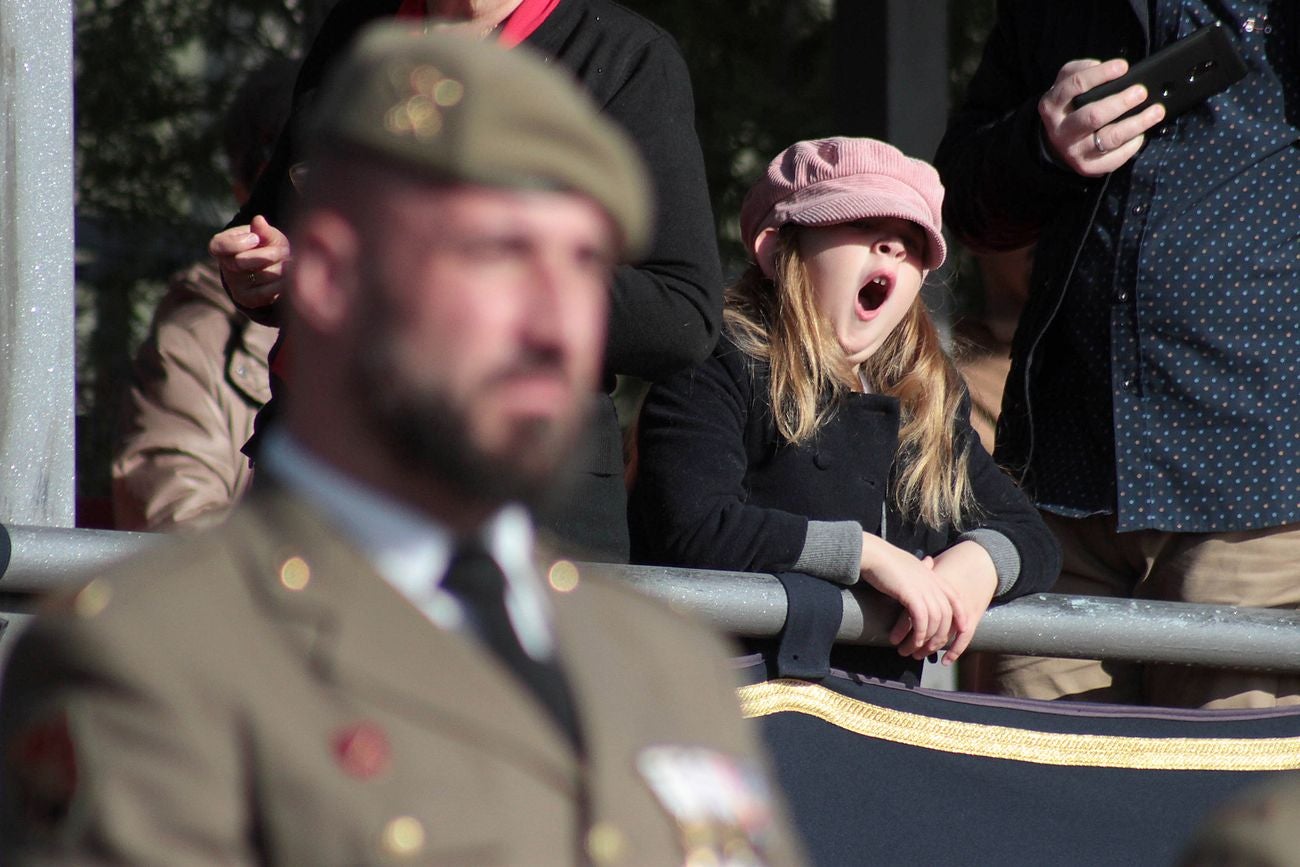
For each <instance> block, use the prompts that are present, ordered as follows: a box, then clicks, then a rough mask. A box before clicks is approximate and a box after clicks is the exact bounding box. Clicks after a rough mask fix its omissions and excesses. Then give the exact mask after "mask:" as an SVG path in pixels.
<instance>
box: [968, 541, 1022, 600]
mask: <svg viewBox="0 0 1300 867" xmlns="http://www.w3.org/2000/svg"><path fill="white" fill-rule="evenodd" d="M958 538H959V539H960V541H962V542H974V543H975V544H976V545H979V546H980V547H981V548H983V549H984V550H985V551H988V552H989V557H991V558H992V559H993V568H994V570H996V572H997V575H998V590H997V592H996V593H994V594H993V598H995V599H996V598H997V597H999V596H1001V595H1002V594H1004V593H1006V592H1007V591H1008V590H1010V589H1011V588H1012V587H1014V586H1015V584H1016V579H1018V578H1019V577H1020V552H1019V551H1017V550H1016V545H1015V543H1014V542H1012V541H1011V540H1010V539H1008V538H1007V537H1006V536H1005V535H1003V534H1002V533H999V532H998V531H997V530H989V529H978V530H970V531H968V532H965V533H962V534H961V536H960V537H958Z"/></svg>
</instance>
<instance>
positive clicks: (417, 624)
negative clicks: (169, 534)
mask: <svg viewBox="0 0 1300 867" xmlns="http://www.w3.org/2000/svg"><path fill="white" fill-rule="evenodd" d="M542 574H543V575H548V574H549V575H551V576H553V580H552V582H551V583H552V585H558V586H560V587H568V586H569V583H570V582H569V581H566V580H565V579H571V578H572V577H573V575H574V571H573V569H572V567H571V566H570V565H569V564H562V565H561V566H560V568H559V570H558V571H556V570H552V571H550V572H549V573H548V572H547V571H543V573H542ZM577 577H578V580H577V586H576V587H574V588H573V589H572V590H571V591H569V592H558V591H554V592H551V593H550V596H551V598H552V607H553V609H554V618H555V631H556V633H557V641H558V645H559V655H560V658H561V661H562V664H563V666H564V669H565V671H566V673H567V675H568V678H569V681H570V685H571V688H572V690H573V692H574V694H575V701H576V704H577V706H578V713H579V718H580V720H581V725H582V727H583V731H584V735H585V742H586V752H587V758H586V762H585V764H582V765H580V764H579V762H578V761H577V760H576V759H575V756H574V754H573V752H572V751H571V748H570V747H569V746H568V742H567V741H566V739H565V738H564V736H563V735H562V734H561V733H560V732H559V730H558V729H556V728H555V727H554V726H553V724H552V723H551V721H550V718H549V717H548V716H547V715H546V713H545V712H544V711H543V710H542V709H541V707H540V706H539V705H537V704H535V703H534V701H533V700H532V698H531V696H530V694H529V693H528V692H527V691H526V690H525V688H524V687H522V686H520V685H519V684H518V683H517V682H516V681H515V680H514V678H513V677H512V676H511V675H509V674H508V673H507V672H506V671H505V670H503V669H502V668H500V667H499V666H498V665H497V663H496V662H495V661H494V658H492V657H490V656H488V655H487V654H486V652H485V651H482V650H480V648H479V646H478V645H477V644H476V643H475V642H474V641H473V639H471V638H469V637H467V636H465V635H463V634H459V633H454V632H448V631H443V630H440V629H438V628H437V627H435V626H433V625H432V624H431V623H430V622H429V621H428V620H427V619H426V618H425V617H424V616H423V615H421V614H420V613H419V611H417V610H416V609H415V608H414V607H413V606H411V605H410V604H409V603H408V602H407V601H406V600H405V599H404V598H403V597H402V596H401V595H400V594H399V593H398V592H397V591H395V590H394V589H392V588H391V587H390V586H389V585H388V584H387V583H386V582H385V581H384V580H383V579H382V578H381V577H380V576H379V575H378V574H376V573H375V572H374V571H373V570H372V568H371V567H370V565H369V564H368V563H367V562H366V561H365V560H363V559H362V558H361V556H360V555H359V554H358V553H357V552H356V551H354V550H353V549H352V548H351V547H349V545H347V544H346V543H344V542H343V541H342V540H341V539H340V538H339V536H338V534H337V533H336V532H334V530H333V529H332V528H331V527H330V526H328V525H327V524H326V523H324V522H323V521H322V520H321V519H320V518H319V517H318V516H317V515H316V513H315V512H314V511H313V510H311V509H310V508H309V507H308V506H306V505H305V504H303V503H302V502H300V501H298V500H296V499H295V498H293V497H292V496H291V495H288V494H286V493H284V492H282V491H278V490H275V489H269V490H267V491H265V492H258V493H257V494H255V495H254V496H253V497H252V498H251V500H250V501H249V502H248V503H247V504H246V505H245V506H244V507H243V508H241V509H239V510H237V511H236V513H235V514H234V516H232V518H231V520H230V521H229V522H228V523H227V524H226V525H225V526H224V527H222V528H219V529H217V530H215V531H212V532H210V533H208V534H205V535H202V536H198V537H194V538H191V539H185V540H178V541H171V542H168V543H165V544H164V547H162V548H160V549H159V550H156V551H151V552H148V553H146V554H145V555H143V556H142V557H140V558H138V559H136V560H134V561H132V562H130V563H128V564H126V565H124V566H121V567H120V568H117V569H115V570H114V571H113V572H111V573H110V574H107V575H105V576H103V577H100V578H97V579H96V580H94V581H92V582H91V583H90V584H88V585H86V587H85V588H84V589H82V590H81V591H80V592H79V593H78V594H77V595H76V596H74V597H71V598H69V599H67V600H66V601H64V602H63V603H62V604H61V605H60V608H59V610H58V611H54V612H49V613H47V614H46V615H45V616H44V617H42V618H40V619H38V620H37V621H36V622H35V623H34V625H32V626H31V627H30V628H29V630H28V631H27V633H26V634H25V635H24V636H23V638H22V639H21V640H20V641H19V643H18V646H17V647H16V649H15V653H14V656H13V657H12V660H11V665H10V667H9V669H8V671H7V674H6V679H5V684H4V694H3V696H2V698H0V737H2V738H3V743H4V748H5V757H6V761H5V765H4V779H3V796H2V802H0V819H2V821H3V824H2V825H0V835H2V836H0V848H2V849H3V851H0V861H2V862H3V863H4V864H6V865H23V864H44V863H77V864H83V863H121V864H132V865H168V867H179V865H189V864H204V865H207V864H212V865H216V864H221V865H227V864H232V865H233V864H286V865H313V867H320V865H335V864H337V865H356V864H389V863H402V864H449V865H450V864H455V865H495V864H508V865H576V864H581V863H586V862H588V861H590V862H593V863H597V864H636V865H673V864H681V863H683V862H684V860H685V858H686V851H685V844H684V841H685V840H686V839H687V838H688V835H689V837H690V839H692V840H695V841H699V840H705V841H706V842H707V841H708V840H709V833H710V829H709V828H708V827H707V823H704V824H699V825H695V826H693V823H692V822H690V821H679V818H680V816H679V817H678V818H675V817H674V815H673V811H671V810H669V809H665V806H664V804H665V803H670V804H672V803H673V802H672V801H671V799H670V800H669V801H667V802H665V801H661V800H660V798H658V797H657V796H656V794H655V792H654V789H653V787H652V786H651V785H648V784H647V778H646V776H645V774H644V771H646V770H650V771H652V772H660V773H661V777H662V772H664V771H667V772H668V776H669V777H670V778H673V779H679V780H680V779H682V776H681V774H680V773H678V772H679V771H683V770H685V771H709V770H710V768H712V771H713V776H712V777H710V778H708V779H711V780H712V782H713V783H724V782H726V781H725V780H724V779H723V777H725V776H727V774H726V773H718V771H719V770H720V769H721V770H724V771H727V772H730V771H741V770H743V769H744V768H746V767H749V766H751V765H757V764H758V763H759V762H760V758H759V755H758V751H757V745H756V740H755V737H756V736H755V733H754V732H752V731H751V730H750V728H749V727H748V724H746V723H744V722H743V721H742V720H741V718H740V716H739V712H738V709H737V704H736V699H735V694H734V686H735V683H734V676H733V674H732V672H731V671H730V669H729V668H728V666H727V663H726V661H725V656H724V654H725V649H726V648H725V647H724V645H723V644H722V643H721V642H719V641H718V640H717V639H716V638H715V637H713V636H712V635H711V634H709V633H707V632H706V631H704V630H703V629H701V628H699V627H697V626H696V625H695V624H693V623H691V622H688V621H687V620H686V619H684V618H683V617H681V616H679V615H677V614H675V613H674V612H672V611H669V610H668V609H666V608H664V607H662V606H660V605H659V604H658V603H655V602H652V601H651V600H649V599H646V598H643V597H641V596H640V595H638V594H636V593H635V591H633V590H631V589H629V588H627V587H625V586H622V585H619V584H616V583H614V582H611V581H609V580H605V579H602V578H601V577H599V576H596V575H589V574H586V570H585V569H584V571H583V572H582V574H580V575H578V576H577ZM676 746H685V747H692V748H694V747H702V748H705V749H706V750H707V752H706V753H704V755H706V756H713V757H717V758H719V759H721V762H722V764H721V765H711V764H710V762H709V761H704V762H694V763H693V764H692V763H691V762H686V763H685V764H682V763H678V764H677V765H676V767H674V766H673V762H672V761H670V759H672V757H673V753H672V751H671V750H669V751H667V755H668V759H664V755H665V751H664V750H662V749H660V750H656V749H655V748H662V747H676ZM647 750H649V752H647ZM691 755H695V754H691ZM647 756H650V757H654V761H653V762H652V763H651V764H650V765H647V764H646V758H647ZM687 765H690V767H687ZM705 788H709V787H705ZM712 788H713V789H714V791H712V792H711V793H710V795H711V796H713V797H718V796H720V797H721V798H722V799H723V800H724V801H725V800H727V799H730V801H731V803H732V804H733V805H739V806H740V807H742V808H744V809H742V810H741V811H740V812H742V813H745V814H746V815H744V816H743V817H742V818H743V819H744V821H743V822H742V823H740V824H743V825H744V826H745V827H746V828H747V830H748V832H749V833H748V834H747V835H745V836H744V839H742V840H741V842H742V843H748V842H756V843H757V844H759V845H761V847H762V848H763V849H764V851H765V852H766V857H767V863H770V864H792V863H799V856H798V855H797V854H796V847H795V844H794V842H793V841H792V839H791V838H790V836H789V835H788V833H787V831H786V821H785V817H784V814H783V812H782V811H781V810H780V808H779V807H778V808H776V811H775V813H774V815H773V821H772V822H771V823H770V824H769V823H768V822H766V821H765V819H764V818H763V817H764V815H766V813H765V808H766V806H767V804H766V803H765V802H764V801H763V800H762V799H759V798H748V795H749V794H753V793H754V792H755V791H756V789H754V788H753V787H750V786H748V784H742V782H741V781H740V780H736V781H731V782H728V783H727V784H726V785H720V786H719V785H713V786H712ZM683 806H684V804H683V803H682V802H680V799H679V801H678V802H677V803H676V804H675V807H676V808H678V809H677V812H678V813H680V814H682V815H684V816H685V818H686V819H687V820H689V819H690V818H691V817H690V816H689V815H686V814H689V813H690V812H691V810H690V809H685V810H683V809H681V808H682V807H683ZM687 806H689V805H687ZM755 806H758V807H762V808H764V809H760V810H753V809H750V808H753V807H755ZM713 830H715V831H716V830H717V829H716V828H715V829H713ZM715 836H716V835H715ZM714 842H717V841H716V840H715V841H714Z"/></svg>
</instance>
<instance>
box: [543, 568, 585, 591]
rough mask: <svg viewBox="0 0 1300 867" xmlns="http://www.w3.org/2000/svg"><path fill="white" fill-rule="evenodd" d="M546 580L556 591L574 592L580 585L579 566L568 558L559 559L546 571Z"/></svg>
mask: <svg viewBox="0 0 1300 867" xmlns="http://www.w3.org/2000/svg"><path fill="white" fill-rule="evenodd" d="M546 580H547V581H548V582H549V583H550V585H551V587H552V588H554V589H555V591H556V592H558V593H572V592H573V591H574V590H576V589H577V587H578V581H579V576H578V567H577V566H575V565H574V564H573V563H572V562H570V561H568V560H557V561H556V562H555V563H554V564H553V565H552V566H551V569H550V571H549V572H547V573H546Z"/></svg>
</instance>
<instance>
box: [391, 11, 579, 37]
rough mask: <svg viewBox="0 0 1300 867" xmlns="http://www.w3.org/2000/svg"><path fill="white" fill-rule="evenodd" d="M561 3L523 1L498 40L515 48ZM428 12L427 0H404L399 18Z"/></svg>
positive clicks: (511, 14)
mask: <svg viewBox="0 0 1300 867" xmlns="http://www.w3.org/2000/svg"><path fill="white" fill-rule="evenodd" d="M559 5H560V0H523V2H522V3H520V4H519V6H518V7H517V8H516V9H515V11H514V12H511V13H510V14H509V15H508V16H506V20H505V21H503V22H502V23H501V26H500V28H499V29H498V33H497V42H498V43H500V44H501V45H504V46H505V47H506V48H514V47H515V46H516V45H518V44H519V43H521V42H523V41H524V40H525V39H527V38H528V37H529V36H532V35H533V31H535V30H536V29H537V28H538V27H541V26H542V22H543V21H545V20H546V16H548V15H550V14H551V12H553V11H554V10H555V7H556V6H559ZM427 14H428V9H427V7H426V4H425V0H402V5H401V6H399V7H398V8H397V17H398V18H423V17H425V16H426V15H427Z"/></svg>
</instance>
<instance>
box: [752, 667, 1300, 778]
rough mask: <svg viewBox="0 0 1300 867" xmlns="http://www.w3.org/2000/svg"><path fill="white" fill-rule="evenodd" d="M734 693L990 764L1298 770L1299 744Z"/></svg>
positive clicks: (771, 691)
mask: <svg viewBox="0 0 1300 867" xmlns="http://www.w3.org/2000/svg"><path fill="white" fill-rule="evenodd" d="M737 693H738V694H739V696H740V706H741V710H742V711H743V712H744V714H745V716H746V717H747V718H754V717H762V716H768V715H770V714H774V713H803V714H808V715H809V716H813V717H817V718H818V719H820V720H822V721H823V722H828V723H830V724H831V725H833V726H838V727H839V728H842V729H845V730H846V731H851V732H853V733H854V734H859V735H865V736H867V737H871V738H878V739H880V740H885V741H891V742H893V743H900V744H907V745H908V746H913V747H921V748H922V749H927V750H938V751H940V752H945V753H960V754H964V755H969V756H982V757H984V758H990V759H1011V760H1013V761H1018V762H1032V763H1034V764H1039V765H1066V766H1070V767H1094V768H1132V769H1138V770H1150V771H1285V770H1295V769H1297V768H1300V737H1293V738H1138V737H1121V736H1116V735H1080V734H1058V733H1054V732H1036V731H1030V730H1028V729H1019V728H1011V727H1008V726H995V725H984V724H982V723H969V722H959V721H956V720H946V719H936V718H935V717H929V716H925V715H924V714H915V713H908V712H905V711H898V710H893V709H891V708H887V707H880V706H879V705H874V704H869V703H867V702H865V701H859V700H857V699H853V698H848V697H847V696H843V695H840V694H839V693H837V692H835V691H833V690H830V689H827V688H826V687H823V686H819V685H817V684H815V683H808V682H806V681H801V680H772V681H767V682H766V683H758V684H754V685H752V686H742V687H740V688H739V689H738V690H737Z"/></svg>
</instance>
